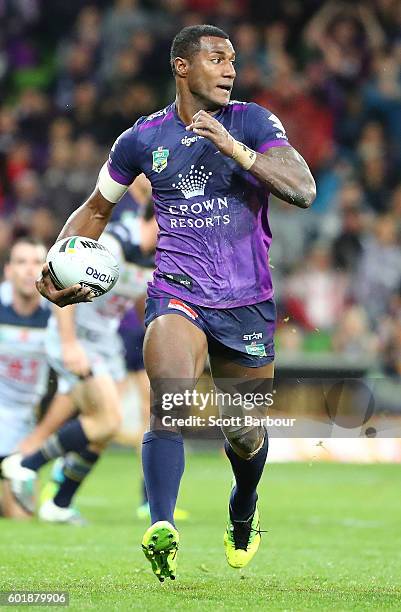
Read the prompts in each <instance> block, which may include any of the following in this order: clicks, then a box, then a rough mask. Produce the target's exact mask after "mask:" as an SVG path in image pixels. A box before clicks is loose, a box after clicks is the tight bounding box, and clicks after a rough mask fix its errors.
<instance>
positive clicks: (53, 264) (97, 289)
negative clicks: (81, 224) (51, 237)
mask: <svg viewBox="0 0 401 612" xmlns="http://www.w3.org/2000/svg"><path fill="white" fill-rule="evenodd" d="M46 262H47V264H48V266H49V273H50V277H51V279H52V281H53V283H54V285H55V286H56V287H57V289H66V288H67V287H72V285H77V284H80V285H83V286H85V287H90V288H91V289H92V291H93V293H94V294H95V297H99V296H101V295H103V294H104V293H107V292H108V291H110V289H112V288H113V287H114V285H115V284H116V282H117V281H118V276H119V267H118V263H117V260H116V258H115V257H114V255H113V254H112V253H110V251H109V250H108V249H107V248H106V247H105V246H104V245H103V244H101V243H100V242H98V241H97V240H93V239H92V238H85V236H70V237H69V238H63V239H62V240H59V241H58V242H56V244H54V245H53V246H52V248H51V249H50V251H49V252H48V254H47V257H46Z"/></svg>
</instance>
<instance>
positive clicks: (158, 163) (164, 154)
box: [152, 147, 170, 172]
mask: <svg viewBox="0 0 401 612" xmlns="http://www.w3.org/2000/svg"><path fill="white" fill-rule="evenodd" d="M169 155H170V151H169V150H168V149H163V147H158V148H157V150H156V151H152V158H153V164H152V170H154V171H155V172H161V171H162V170H164V169H165V168H166V167H167V158H168V156H169Z"/></svg>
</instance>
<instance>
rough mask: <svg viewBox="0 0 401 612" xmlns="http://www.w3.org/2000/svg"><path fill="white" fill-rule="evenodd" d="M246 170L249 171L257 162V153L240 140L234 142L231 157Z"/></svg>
mask: <svg viewBox="0 0 401 612" xmlns="http://www.w3.org/2000/svg"><path fill="white" fill-rule="evenodd" d="M231 157H232V158H233V159H234V160H235V161H236V162H237V163H238V164H239V165H240V166H242V167H243V168H244V170H249V169H250V168H251V167H252V166H253V164H254V163H255V161H256V153H255V151H252V149H250V148H249V147H247V146H246V145H244V143H242V142H238V140H234V149H233V154H232V156H231Z"/></svg>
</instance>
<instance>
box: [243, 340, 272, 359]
mask: <svg viewBox="0 0 401 612" xmlns="http://www.w3.org/2000/svg"><path fill="white" fill-rule="evenodd" d="M245 350H246V352H247V353H248V355H253V356H254V357H266V356H267V355H266V347H265V345H264V344H257V343H256V342H252V343H251V344H246V345H245Z"/></svg>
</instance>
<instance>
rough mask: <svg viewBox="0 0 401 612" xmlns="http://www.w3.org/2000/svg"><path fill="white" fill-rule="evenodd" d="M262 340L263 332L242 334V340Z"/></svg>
mask: <svg viewBox="0 0 401 612" xmlns="http://www.w3.org/2000/svg"><path fill="white" fill-rule="evenodd" d="M262 338H263V332H252V333H251V334H244V335H243V336H242V339H243V340H245V341H246V340H261V339H262Z"/></svg>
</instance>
